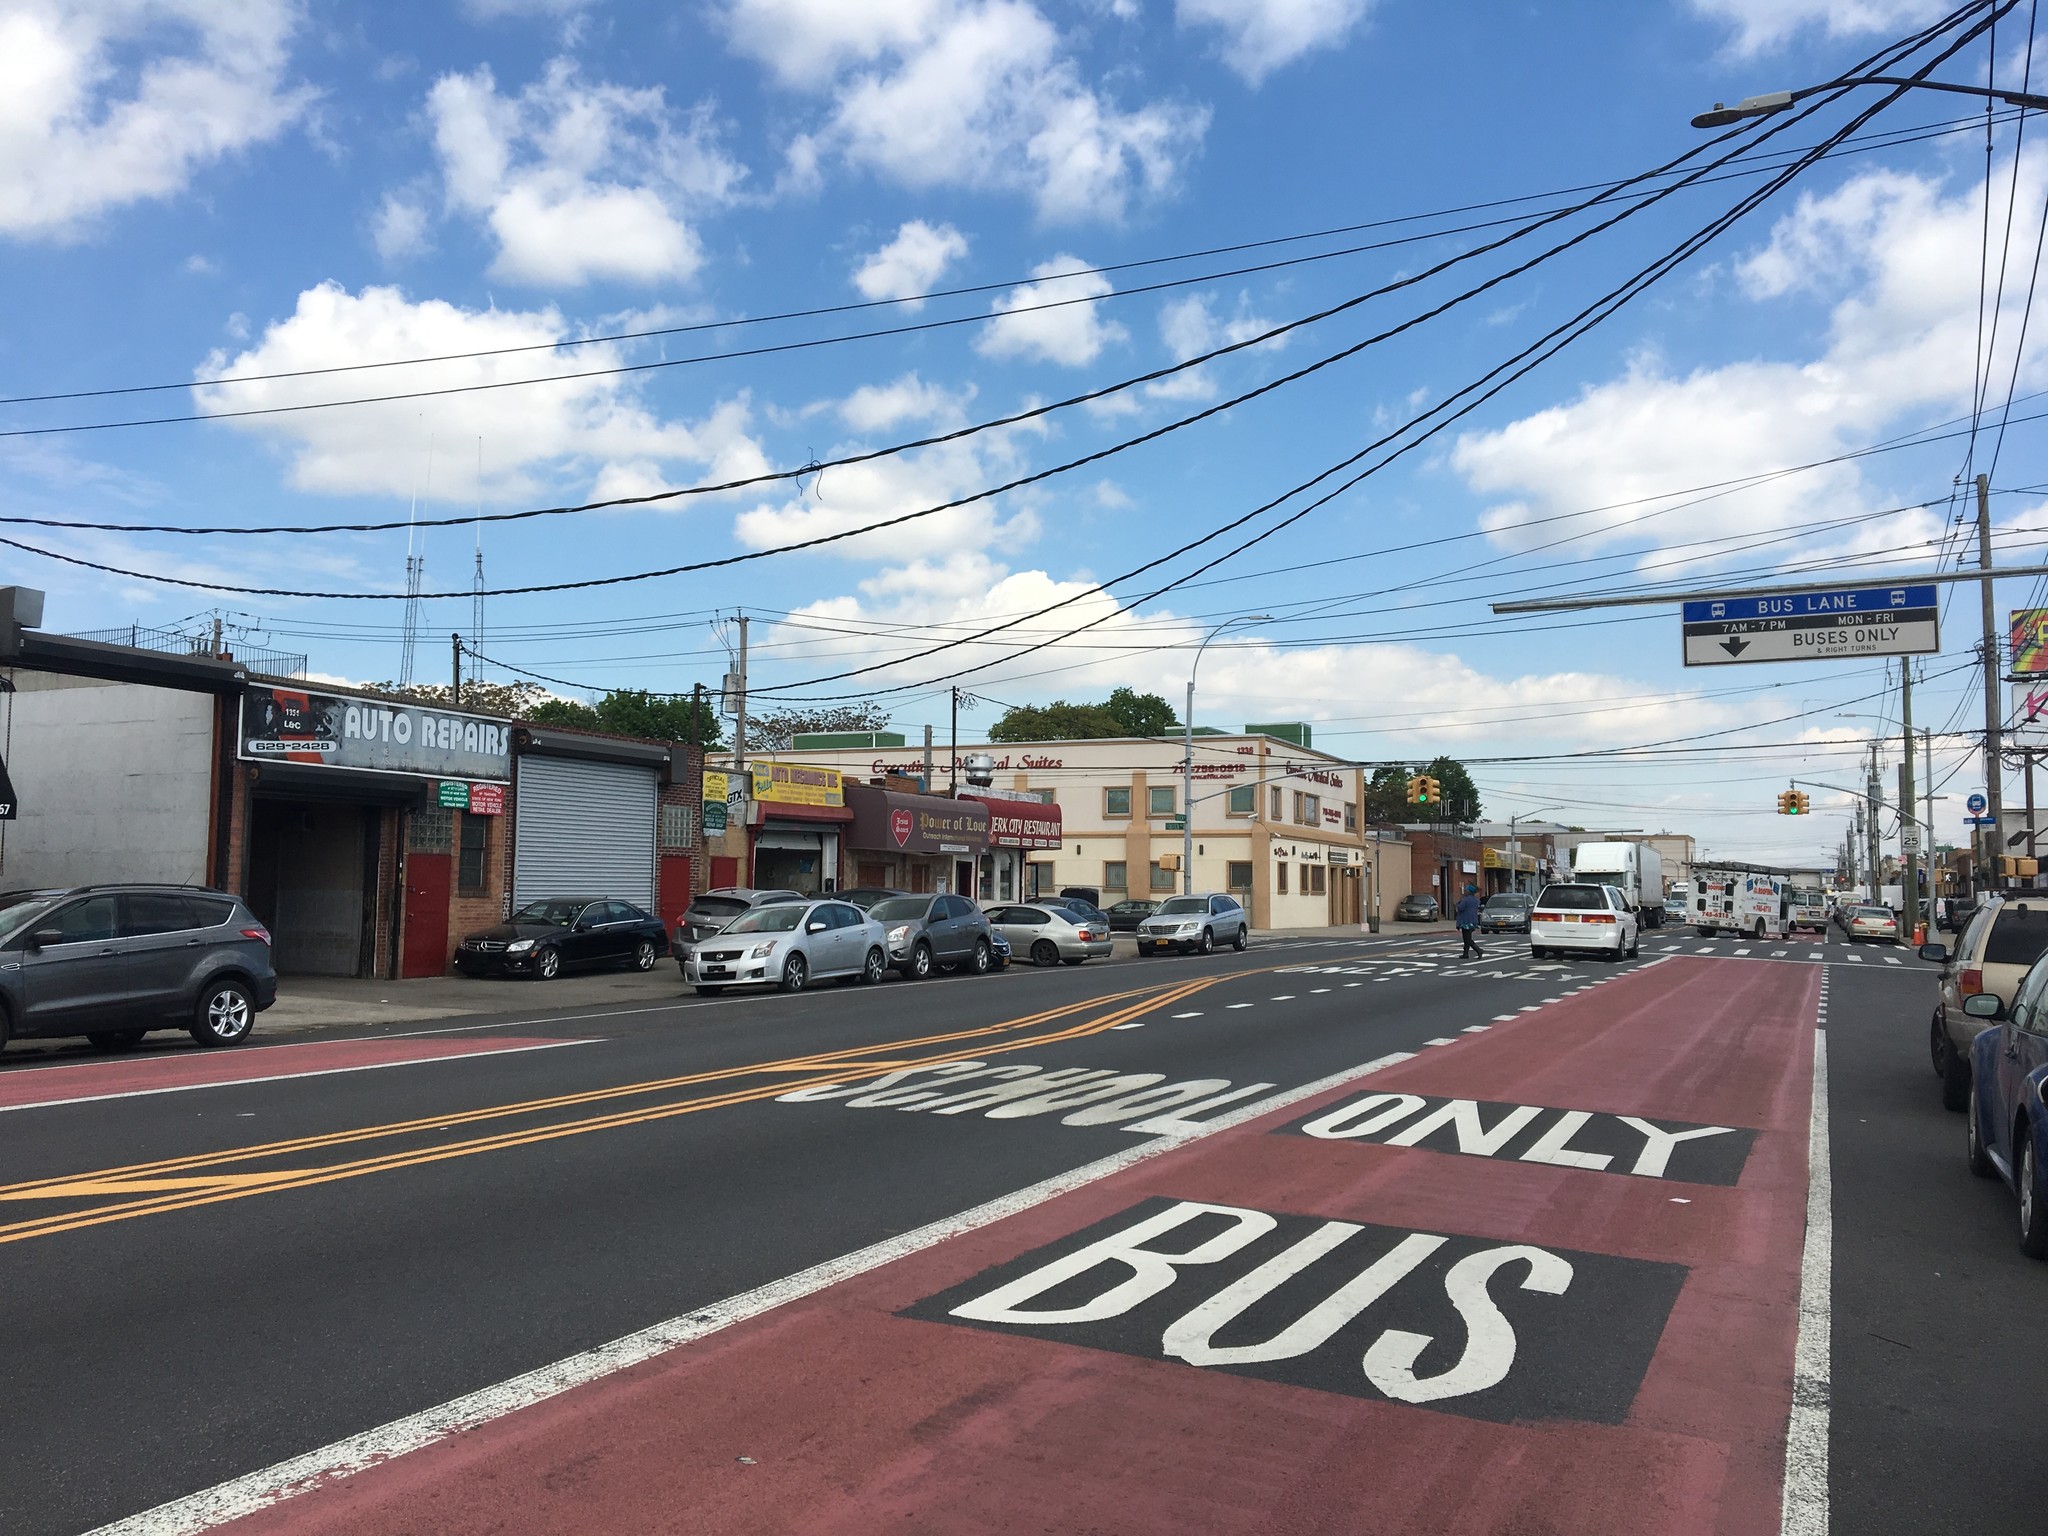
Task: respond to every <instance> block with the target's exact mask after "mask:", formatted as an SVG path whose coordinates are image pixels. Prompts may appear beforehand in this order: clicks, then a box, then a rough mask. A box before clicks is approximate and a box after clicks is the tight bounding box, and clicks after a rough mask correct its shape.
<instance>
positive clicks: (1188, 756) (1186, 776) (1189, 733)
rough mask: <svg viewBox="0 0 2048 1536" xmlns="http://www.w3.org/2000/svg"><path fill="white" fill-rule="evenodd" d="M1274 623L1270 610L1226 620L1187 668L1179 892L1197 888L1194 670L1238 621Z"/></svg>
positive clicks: (1182, 734) (1182, 723) (1182, 732)
mask: <svg viewBox="0 0 2048 1536" xmlns="http://www.w3.org/2000/svg"><path fill="white" fill-rule="evenodd" d="M1272 622H1273V615H1271V614H1270V613H1246V614H1240V615H1238V617H1236V618H1234V619H1225V620H1224V621H1223V622H1222V623H1221V624H1218V625H1217V626H1216V627H1215V628H1214V629H1212V630H1210V631H1209V633H1208V634H1207V635H1205V636H1204V637H1203V639H1202V643H1201V644H1200V645H1198V646H1196V647H1195V660H1194V665H1192V666H1190V667H1189V668H1188V703H1187V708H1186V709H1184V710H1182V711H1181V716H1180V742H1181V752H1180V893H1181V895H1183V896H1187V895H1191V894H1193V892H1194V889H1195V673H1196V672H1198V671H1200V670H1201V666H1202V652H1204V651H1206V650H1207V649H1209V642H1210V641H1211V640H1214V639H1215V638H1216V637H1217V636H1218V635H1220V634H1222V633H1223V631H1225V630H1226V629H1229V628H1231V627H1232V626H1233V625H1237V624H1270V623H1272Z"/></svg>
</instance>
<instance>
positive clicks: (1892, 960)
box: [1884, 955, 1902, 965]
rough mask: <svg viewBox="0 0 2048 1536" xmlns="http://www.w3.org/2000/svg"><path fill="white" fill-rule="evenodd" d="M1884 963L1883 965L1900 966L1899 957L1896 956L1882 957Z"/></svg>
mask: <svg viewBox="0 0 2048 1536" xmlns="http://www.w3.org/2000/svg"><path fill="white" fill-rule="evenodd" d="M1884 963H1885V964H1886V965H1898V964H1901V963H1902V962H1901V961H1900V959H1899V957H1898V956H1897V955H1886V956H1885V957H1884Z"/></svg>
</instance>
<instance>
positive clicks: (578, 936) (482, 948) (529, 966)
mask: <svg viewBox="0 0 2048 1536" xmlns="http://www.w3.org/2000/svg"><path fill="white" fill-rule="evenodd" d="M667 953H668V933H667V931H666V930H665V929H663V927H662V926H661V919H660V918H658V917H655V916H653V915H652V914H651V913H647V912H643V911H641V910H640V908H638V907H636V906H634V905H633V904H632V903H631V902H630V901H617V900H614V899H612V898H611V897H608V896H550V897H548V898H547V899H545V900H543V901H530V902H528V903H527V904H526V905H525V906H523V907H521V908H520V909H519V910H518V911H517V912H514V913H513V914H512V915H511V916H510V917H508V918H506V919H505V921H504V922H502V923H494V924H492V925H491V926H490V927H489V928H486V929H484V930H483V931H482V932H481V933H472V934H470V935H468V936H467V937H466V938H464V939H463V941H462V942H461V944H459V945H457V946H456V950H455V969H456V970H458V971H460V972H461V973H462V974H463V975H465V976H533V977H537V978H539V979H540V980H542V981H553V980H554V979H555V978H556V977H557V976H559V975H561V974H562V972H564V971H575V970H587V969H589V968H590V967H592V966H599V965H630V966H631V967H633V969H634V970H636V971H651V970H653V969H654V962H655V961H657V960H659V959H660V958H661V957H662V956H663V955H665V954H667Z"/></svg>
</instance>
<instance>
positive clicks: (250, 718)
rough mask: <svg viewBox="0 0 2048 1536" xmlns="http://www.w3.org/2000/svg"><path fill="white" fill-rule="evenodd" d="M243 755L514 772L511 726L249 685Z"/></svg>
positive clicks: (438, 772) (381, 769) (452, 774)
mask: <svg viewBox="0 0 2048 1536" xmlns="http://www.w3.org/2000/svg"><path fill="white" fill-rule="evenodd" d="M241 755H242V756H243V757H244V758H247V759H248V760H250V761H251V762H259V763H308V764H314V765H317V766H319V767H322V768H352V769H355V770H357V771H359V772H365V773H405V774H419V775H422V776H424V777H428V778H445V779H483V780H486V781H490V782H495V783H500V784H502V783H505V782H507V781H509V780H510V779H511V777H512V723H511V722H510V721H509V720H491V719H487V718H485V717H484V716H482V715H465V714H458V713H456V712H455V711H453V710H446V709H435V708H433V707H431V706H428V705H423V704H411V703H406V702H404V701H401V700H397V699H391V700H386V699H368V698H360V697H355V696H351V695H346V694H331V693H314V692H312V691H310V690H308V689H301V688H282V687H276V686H272V685H266V684H252V685H251V686H250V688H249V689H248V691H247V692H246V693H244V694H243V695H242V739H241Z"/></svg>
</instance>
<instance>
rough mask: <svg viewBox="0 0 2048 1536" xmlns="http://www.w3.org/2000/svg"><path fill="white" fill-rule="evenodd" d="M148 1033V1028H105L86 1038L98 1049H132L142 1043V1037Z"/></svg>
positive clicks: (110, 1050) (109, 1050)
mask: <svg viewBox="0 0 2048 1536" xmlns="http://www.w3.org/2000/svg"><path fill="white" fill-rule="evenodd" d="M148 1033H149V1031H148V1030H146V1029H103V1030H101V1031H99V1032H98V1033H97V1034H91V1035H87V1036H86V1037H85V1038H86V1039H87V1040H88V1041H90V1042H91V1043H92V1048H93V1049H94V1050H96V1051H108V1052H112V1051H132V1050H134V1049H135V1047H137V1046H138V1045H140V1044H142V1037H143V1036H144V1035H146V1034H148Z"/></svg>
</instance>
